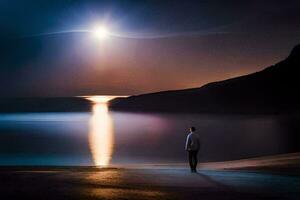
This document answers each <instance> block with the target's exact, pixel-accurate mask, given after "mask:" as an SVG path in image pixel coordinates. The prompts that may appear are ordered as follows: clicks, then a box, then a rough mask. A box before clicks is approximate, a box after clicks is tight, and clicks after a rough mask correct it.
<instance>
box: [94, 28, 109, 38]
mask: <svg viewBox="0 0 300 200" xmlns="http://www.w3.org/2000/svg"><path fill="white" fill-rule="evenodd" d="M92 33H93V35H94V36H95V37H96V38H98V39H101V40H103V39H106V38H107V37H108V36H109V30H108V29H107V28H106V27H104V26H99V27H96V28H94V30H93V31H92Z"/></svg>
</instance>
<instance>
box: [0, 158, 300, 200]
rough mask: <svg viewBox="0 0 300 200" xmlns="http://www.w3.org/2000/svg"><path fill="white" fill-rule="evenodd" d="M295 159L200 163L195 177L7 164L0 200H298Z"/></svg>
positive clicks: (183, 171)
mask: <svg viewBox="0 0 300 200" xmlns="http://www.w3.org/2000/svg"><path fill="white" fill-rule="evenodd" d="M299 155H300V154H299V153H296V154H286V155H280V156H275V157H274V156H271V157H264V158H257V159H245V160H240V161H229V162H219V163H202V164H201V165H200V166H199V169H198V173H190V171H189V169H188V167H187V166H186V165H182V164H177V165H143V166H141V165H139V166H133V165H132V166H124V167H120V166H119V167H116V168H96V167H54V166H52V167H51V166H50V167H49V166H48V167H46V166H45V167H32V166H27V167H21V166H19V167H9V166H7V167H1V168H0V199H83V200H89V199H112V200H113V199H158V200H160V199H162V200H164V199H213V200H218V199H239V200H244V199H246V200H247V199H299V198H300V173H299V166H300V165H299V161H300V159H299ZM282 159H283V160H284V161H283V160H282ZM280 160H281V161H280ZM230 163H231V165H230ZM238 163H240V164H238ZM245 163H248V165H247V164H245ZM255 163H256V165H257V167H256V168H255ZM271 163H273V164H271Z"/></svg>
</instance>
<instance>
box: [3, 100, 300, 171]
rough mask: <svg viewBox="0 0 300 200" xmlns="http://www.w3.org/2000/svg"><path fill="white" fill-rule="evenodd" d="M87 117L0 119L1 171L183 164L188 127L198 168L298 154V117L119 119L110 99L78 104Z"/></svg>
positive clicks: (60, 115)
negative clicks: (194, 137)
mask: <svg viewBox="0 0 300 200" xmlns="http://www.w3.org/2000/svg"><path fill="white" fill-rule="evenodd" d="M82 98H86V99H89V100H90V101H91V102H92V108H91V111H90V112H89V111H86V112H23V113H22V112H15V113H0V165H81V166H86V165H100V166H109V165H122V164H172V163H183V162H186V152H185V151H184V144H185V138H186V135H187V134H188V128H189V127H190V126H195V127H196V128H197V132H198V134H199V136H200V139H201V151H200V155H199V156H200V161H223V160H233V159H240V158H248V157H255V156H261V155H271V154H278V153H288V152H296V151H299V150H300V147H299V144H298V143H299V142H298V141H299V129H300V128H299V122H300V121H299V116H287V115H285V116H281V115H275V116H274V115H207V114H161V113H125V112H116V111H110V110H109V109H108V105H107V101H108V100H110V99H112V98H114V97H112V96H90V97H82Z"/></svg>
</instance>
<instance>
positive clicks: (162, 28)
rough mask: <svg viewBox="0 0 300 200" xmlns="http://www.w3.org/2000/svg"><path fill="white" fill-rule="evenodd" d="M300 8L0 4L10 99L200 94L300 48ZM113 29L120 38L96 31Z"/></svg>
mask: <svg viewBox="0 0 300 200" xmlns="http://www.w3.org/2000/svg"><path fill="white" fill-rule="evenodd" d="M299 10H300V2H299V1H298V0H285V1H281V0H280V1H279V0H266V1H257V0H245V1H244V0H243V1H237V0H226V1H225V0H224V1H220V0H206V1H205V0H198V1H192V0H190V1H177V0H171V1H167V0H164V1H155V0H149V1H141V0H140V1H125V0H123V1H92V0H86V1H80V0H77V1H76V0H65V1H64V0H51V1H50V0H49V1H47V0H43V1H33V0H26V1H25V0H24V1H22V0H19V1H17V0H10V1H8V0H7V1H6V0H1V1H0V15H1V17H0V94H1V97H37V96H77V95H92V94H93V95H101V94H112V95H132V94H141V93H147V92H156V91H162V90H173V89H184V88H191V87H200V86H202V85H204V84H206V83H208V82H212V81H218V80H223V79H228V78H231V77H235V76H240V75H244V74H248V73H252V72H255V71H259V70H262V69H263V68H265V67H267V66H269V65H272V64H274V63H276V62H278V61H280V60H282V59H284V58H285V57H286V56H288V54H289V52H290V50H291V49H292V48H293V46H295V45H296V44H298V43H300V12H299ZM96 24H105V26H106V27H108V28H109V30H110V31H111V32H112V33H114V34H115V35H117V36H113V35H112V36H110V37H109V38H107V39H105V40H97V39H96V38H93V37H92V36H91V34H90V33H88V32H81V31H78V30H91V29H92V27H94V26H95V25H96Z"/></svg>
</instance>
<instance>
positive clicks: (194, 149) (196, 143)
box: [185, 127, 200, 173]
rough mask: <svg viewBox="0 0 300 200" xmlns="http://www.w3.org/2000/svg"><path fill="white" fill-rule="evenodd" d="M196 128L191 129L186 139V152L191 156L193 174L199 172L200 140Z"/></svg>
mask: <svg viewBox="0 0 300 200" xmlns="http://www.w3.org/2000/svg"><path fill="white" fill-rule="evenodd" d="M195 131H196V128H195V127H191V128H190V133H189V134H188V136H187V137H186V143H185V150H186V151H187V152H188V156H189V163H190V167H191V172H192V173H196V172H197V170H196V169H197V164H198V158H197V156H198V151H199V149H200V140H199V137H198V135H197V133H195Z"/></svg>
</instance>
